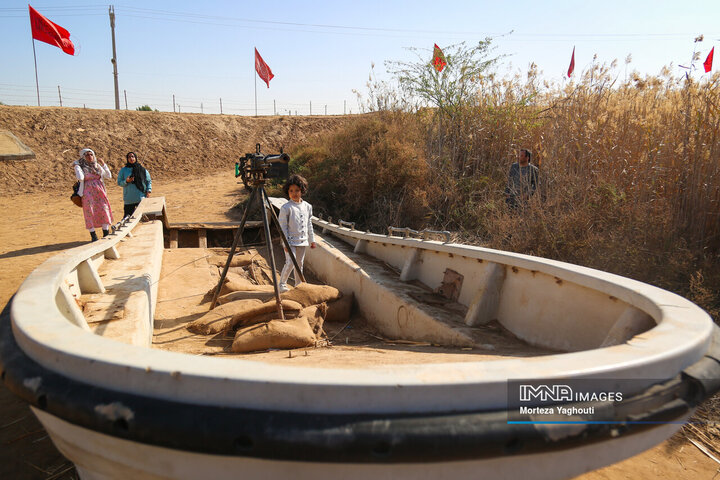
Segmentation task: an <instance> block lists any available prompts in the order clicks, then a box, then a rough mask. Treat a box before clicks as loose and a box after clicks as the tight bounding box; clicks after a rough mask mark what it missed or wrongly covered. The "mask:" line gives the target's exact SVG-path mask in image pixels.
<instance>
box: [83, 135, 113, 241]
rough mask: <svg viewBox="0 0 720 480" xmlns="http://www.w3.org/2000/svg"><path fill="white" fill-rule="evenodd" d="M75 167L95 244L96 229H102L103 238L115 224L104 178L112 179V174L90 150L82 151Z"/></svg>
mask: <svg viewBox="0 0 720 480" xmlns="http://www.w3.org/2000/svg"><path fill="white" fill-rule="evenodd" d="M73 166H74V167H75V177H77V179H78V180H80V188H79V189H78V195H80V196H81V197H82V207H83V215H84V216H85V228H87V229H88V231H89V232H90V238H91V241H93V242H94V241H96V240H97V239H98V237H97V234H96V233H95V229H96V228H98V227H100V228H102V231H103V236H107V235H109V234H110V225H111V224H112V223H113V216H112V210H111V209H110V201H109V200H108V197H107V192H106V191H105V184H104V183H103V178H112V173H110V169H109V168H108V166H107V164H106V163H105V162H104V161H103V160H102V158H96V157H95V152H93V151H92V150H90V149H89V148H83V149H82V150H80V158H79V159H78V160H76V161H75V162H74V163H73Z"/></svg>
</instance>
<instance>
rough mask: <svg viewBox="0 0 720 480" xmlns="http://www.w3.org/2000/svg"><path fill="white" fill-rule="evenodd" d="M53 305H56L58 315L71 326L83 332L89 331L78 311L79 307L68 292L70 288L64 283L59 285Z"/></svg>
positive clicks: (80, 312)
mask: <svg viewBox="0 0 720 480" xmlns="http://www.w3.org/2000/svg"><path fill="white" fill-rule="evenodd" d="M55 304H56V305H57V308H58V311H59V313H60V314H61V315H62V316H63V317H65V318H66V319H67V320H68V321H69V322H70V323H71V324H73V325H75V326H76V327H80V328H82V329H83V330H87V331H89V330H90V328H88V324H87V322H86V321H85V317H84V316H83V314H82V311H81V310H80V306H79V305H78V304H77V302H76V301H75V297H74V296H73V294H72V293H71V292H70V288H68V286H67V284H66V283H65V282H63V283H61V284H60V288H59V289H58V291H57V294H56V295H55Z"/></svg>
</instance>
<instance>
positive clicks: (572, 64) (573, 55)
mask: <svg viewBox="0 0 720 480" xmlns="http://www.w3.org/2000/svg"><path fill="white" fill-rule="evenodd" d="M574 71H575V47H573V53H572V57H570V67H569V68H568V78H570V76H571V75H572V74H573V72H574Z"/></svg>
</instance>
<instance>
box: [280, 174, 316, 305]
mask: <svg viewBox="0 0 720 480" xmlns="http://www.w3.org/2000/svg"><path fill="white" fill-rule="evenodd" d="M307 190H308V182H307V180H305V178H303V177H301V176H300V175H290V178H288V180H287V182H285V185H284V186H283V192H284V193H285V196H286V197H287V198H288V199H289V201H288V202H287V203H286V204H285V205H283V206H282V208H280V215H278V219H279V220H280V228H282V231H283V233H284V234H285V237H286V238H287V241H288V243H289V244H290V249H291V250H292V252H293V254H295V259H296V260H297V264H298V266H299V267H300V272H297V271H296V272H295V286H298V285H299V284H300V283H301V280H300V273H302V268H303V262H304V261H305V249H306V248H307V247H308V246H309V247H310V248H315V235H314V232H313V226H312V221H311V218H312V205H310V204H309V203H308V202H306V201H305V200H303V199H302V196H303V195H305V194H306V193H307ZM292 270H293V262H292V259H291V258H290V254H289V253H288V251H287V250H285V266H284V267H283V269H282V273H281V274H280V285H279V286H278V288H279V289H280V291H281V292H287V291H288V290H289V288H288V286H287V281H288V279H289V278H290V272H291V271H292Z"/></svg>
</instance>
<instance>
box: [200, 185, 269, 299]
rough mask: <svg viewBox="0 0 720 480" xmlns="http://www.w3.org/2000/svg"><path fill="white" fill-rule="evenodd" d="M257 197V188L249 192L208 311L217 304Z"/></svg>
mask: <svg viewBox="0 0 720 480" xmlns="http://www.w3.org/2000/svg"><path fill="white" fill-rule="evenodd" d="M257 195H258V188H257V187H255V188H253V191H252V192H250V198H249V199H248V203H247V205H246V206H245V211H244V212H243V217H242V220H241V221H240V226H239V227H238V231H237V233H236V234H235V238H234V239H233V243H232V247H230V253H229V254H228V258H227V261H226V262H225V268H224V269H223V272H222V274H221V275H220V281H219V282H218V284H217V288H216V289H215V293H214V294H213V298H212V302H211V303H210V310H212V309H213V308H215V304H216V303H217V299H218V296H219V295H220V290H222V285H223V282H225V276H227V272H228V270H229V269H230V262H231V261H232V257H233V255H235V249H236V248H237V246H238V243H240V239H241V238H242V234H243V230H244V229H245V222H246V221H247V217H248V213H249V212H250V209H251V208H252V204H253V200H255V197H256V196H257Z"/></svg>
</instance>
